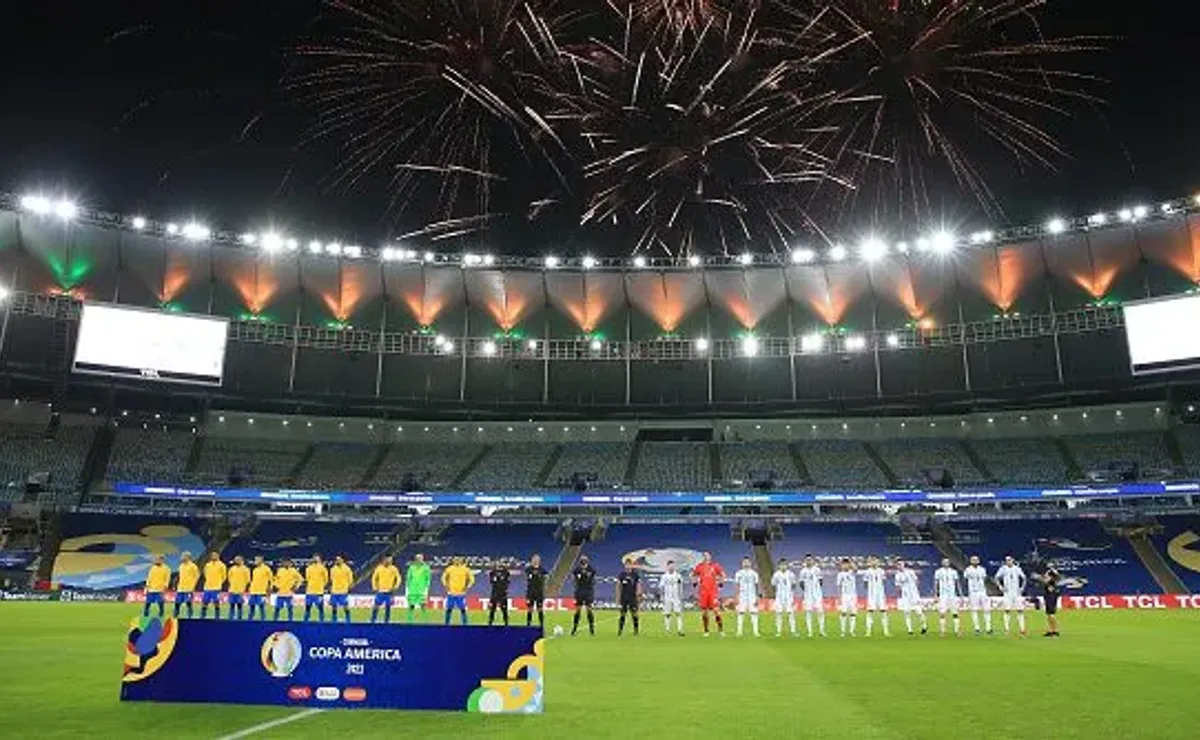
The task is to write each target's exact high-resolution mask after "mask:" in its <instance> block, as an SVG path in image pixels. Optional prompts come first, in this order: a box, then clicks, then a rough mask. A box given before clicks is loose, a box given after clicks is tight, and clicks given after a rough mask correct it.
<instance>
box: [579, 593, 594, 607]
mask: <svg viewBox="0 0 1200 740" xmlns="http://www.w3.org/2000/svg"><path fill="white" fill-rule="evenodd" d="M595 604H596V596H595V594H575V608H576V609H578V608H579V607H581V606H586V607H587V608H589V609H591V608H592V607H593V606H595Z"/></svg>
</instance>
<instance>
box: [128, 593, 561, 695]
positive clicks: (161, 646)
mask: <svg viewBox="0 0 1200 740" xmlns="http://www.w3.org/2000/svg"><path fill="white" fill-rule="evenodd" d="M544 644H545V643H544V642H543V639H542V631H541V630H540V629H533V628H529V627H438V626H424V625H371V624H309V623H296V622H232V621H218V620H193V619H173V618H165V619H160V618H158V617H137V618H135V619H134V620H132V621H131V622H130V625H129V635H128V639H127V640H126V645H125V661H124V671H123V675H122V677H121V700H122V701H159V702H201V703H214V704H274V705H283V706H295V707H321V708H345V709H351V708H363V709H437V710H452V711H453V710H458V711H468V712H484V713H490V714H533V713H540V712H541V711H542V708H543V674H544V662H543V661H544V657H545V654H544Z"/></svg>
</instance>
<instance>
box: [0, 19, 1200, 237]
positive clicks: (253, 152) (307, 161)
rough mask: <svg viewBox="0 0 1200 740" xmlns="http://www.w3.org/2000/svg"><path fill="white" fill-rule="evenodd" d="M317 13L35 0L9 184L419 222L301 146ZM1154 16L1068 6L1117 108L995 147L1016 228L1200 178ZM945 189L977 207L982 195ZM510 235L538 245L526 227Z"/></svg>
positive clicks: (350, 233) (85, 198)
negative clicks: (300, 51) (1038, 151)
mask: <svg viewBox="0 0 1200 740" xmlns="http://www.w3.org/2000/svg"><path fill="white" fill-rule="evenodd" d="M319 9H320V5H319V2H317V1H316V0H286V1H285V0H280V1H279V2H260V1H258V0H176V1H175V2H151V0H142V1H141V2H136V1H135V0H106V1H105V2H101V3H83V2H78V1H75V2H63V1H62V0H47V1H45V2H40V3H21V4H20V10H19V12H13V13H12V14H11V15H10V16H9V27H8V30H9V32H8V33H7V34H6V38H5V40H4V43H3V46H0V59H2V60H3V69H4V74H3V78H2V81H0V89H2V90H3V101H4V114H3V116H0V189H3V190H8V191H11V192H23V191H26V190H29V189H37V188H42V189H46V190H50V191H68V192H71V193H73V194H75V196H76V197H77V198H78V199H79V200H80V201H81V202H82V203H84V204H86V205H90V206H95V207H99V208H103V209H106V210H113V211H118V212H129V213H132V212H142V213H146V214H148V215H151V216H155V217H159V218H162V219H164V220H167V219H172V218H175V219H182V218H187V217H189V216H193V215H195V216H198V217H200V218H203V219H204V220H206V221H207V222H209V223H210V224H212V225H213V226H218V227H224V228H230V229H233V230H239V231H240V230H242V229H244V228H248V227H250V226H252V225H254V224H262V223H264V222H266V221H267V220H268V219H270V220H273V221H274V222H276V223H281V224H287V225H288V227H289V228H290V229H291V230H292V231H293V232H294V233H300V234H305V233H310V231H316V232H325V233H329V232H330V231H336V233H337V234H338V235H341V236H344V237H345V238H351V239H358V240H361V241H362V242H363V243H365V244H371V243H374V242H373V240H378V239H381V238H383V237H384V236H386V235H388V234H390V233H395V230H396V229H400V228H403V226H404V224H402V223H396V221H395V219H389V218H387V215H386V214H387V207H386V202H387V199H386V193H384V192H383V188H382V187H376V186H372V185H368V186H367V187H364V188H361V189H359V190H355V191H351V192H346V191H343V190H339V189H335V188H332V187H331V186H330V174H331V173H332V171H333V168H334V163H335V162H336V157H337V151H336V148H334V147H333V146H332V145H330V144H317V145H309V146H301V141H302V137H303V132H304V131H305V128H306V126H307V125H308V124H309V123H310V122H311V118H310V115H311V112H310V111H306V110H304V109H302V108H300V107H299V106H296V105H294V104H293V103H292V102H291V101H289V100H288V97H287V95H286V94H285V93H284V92H283V91H282V90H281V87H280V84H279V80H280V78H281V76H282V73H283V71H284V66H285V65H286V64H288V63H289V62H288V61H287V60H288V58H289V52H290V50H291V49H293V48H294V47H295V45H296V44H297V43H298V39H300V38H302V37H303V35H304V34H305V33H306V32H307V31H308V29H309V28H311V26H312V23H313V19H314V17H315V16H316V15H317V14H318V12H319ZM1143 9H1144V10H1145V11H1147V12H1144V13H1143V12H1140V11H1141V10H1143ZM1156 11H1161V8H1158V7H1157V4H1155V3H1146V4H1144V5H1136V4H1134V5H1131V4H1128V3H1094V2H1088V1H1087V0H1057V1H1056V2H1053V3H1052V9H1051V11H1050V14H1049V16H1048V17H1047V25H1048V26H1049V27H1050V30H1052V31H1057V32H1062V33H1093V34H1104V35H1111V36H1113V37H1114V40H1113V42H1112V49H1111V51H1110V52H1108V53H1107V54H1105V55H1103V56H1101V57H1097V58H1095V59H1093V60H1092V61H1091V62H1090V63H1089V64H1090V66H1088V65H1085V69H1087V70H1088V71H1092V72H1094V73H1096V74H1097V75H1099V76H1101V77H1103V78H1105V79H1106V80H1108V82H1107V84H1106V85H1105V90H1106V92H1105V96H1106V98H1107V104H1106V106H1104V107H1103V108H1101V109H1099V110H1097V111H1096V113H1095V114H1094V115H1091V116H1080V118H1079V119H1078V120H1077V121H1075V122H1073V124H1072V125H1071V126H1069V127H1068V128H1067V132H1068V133H1067V135H1066V136H1065V137H1064V143H1065V145H1066V147H1067V149H1068V150H1069V151H1070V153H1071V158H1070V159H1068V160H1067V161H1064V162H1062V164H1061V168H1060V171H1059V172H1051V171H1031V172H1027V173H1021V174H1018V173H1014V172H1013V171H1012V168H1010V167H1005V163H1004V162H1003V155H1002V154H999V153H998V154H997V158H998V161H997V162H995V163H990V164H989V167H988V169H989V171H990V170H991V169H993V167H994V169H995V171H996V172H997V173H998V174H997V177H996V178H995V179H994V180H993V185H994V187H995V191H996V193H997V195H998V198H999V201H1000V203H1001V204H1002V206H1003V207H1004V209H1005V211H1006V213H1007V215H1008V218H1009V223H1010V225H1011V224H1020V223H1026V222H1030V221H1041V220H1043V219H1045V218H1046V217H1048V216H1049V215H1052V214H1062V215H1085V214H1087V213H1090V212H1091V211H1093V210H1095V209H1096V208H1101V207H1103V208H1110V209H1111V208H1115V207H1119V206H1121V205H1125V204H1129V203H1134V202H1155V201H1157V200H1161V199H1165V198H1170V197H1178V196H1182V195H1186V194H1190V193H1192V192H1193V191H1195V190H1197V189H1200V176H1198V173H1200V136H1198V135H1197V128H1198V126H1197V122H1198V121H1200V96H1197V95H1196V90H1197V85H1196V82H1195V70H1194V68H1195V64H1194V57H1193V53H1194V52H1192V51H1191V49H1192V47H1193V44H1194V34H1193V33H1192V31H1191V29H1190V27H1189V24H1187V23H1185V22H1182V19H1181V18H1179V17H1178V16H1177V15H1174V14H1167V13H1162V12H1156ZM937 195H938V197H940V198H942V199H944V200H945V201H946V202H949V203H952V204H953V207H954V208H955V209H958V210H959V211H960V213H961V212H969V211H971V210H972V205H971V202H970V199H969V198H966V197H963V196H960V195H957V194H954V193H939V194H937ZM974 222H975V223H978V224H979V226H984V225H985V223H984V222H982V221H981V220H980V218H978V217H977V218H975V219H974ZM991 225H993V226H1001V225H1003V224H991ZM502 248H503V249H505V250H506V251H521V250H522V248H525V249H527V250H530V251H532V249H533V247H532V246H531V245H527V244H522V243H520V240H519V239H517V240H511V239H510V240H509V241H508V243H506V244H504V245H502Z"/></svg>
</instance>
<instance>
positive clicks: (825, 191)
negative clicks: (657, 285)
mask: <svg viewBox="0 0 1200 740" xmlns="http://www.w3.org/2000/svg"><path fill="white" fill-rule="evenodd" d="M1041 5H1042V3H1041V2H1039V0H975V1H969V0H837V1H836V2H834V1H833V0H737V1H736V2H735V1H734V0H728V1H727V2H726V1H723V0H588V1H587V2H583V1H582V0H331V2H330V4H329V7H330V11H331V12H330V14H329V18H330V19H331V22H330V24H329V25H330V27H329V28H328V29H323V30H322V31H320V32H319V33H317V34H316V35H317V38H318V39H319V40H318V41H314V42H313V43H310V44H307V45H305V46H304V47H303V48H302V49H301V50H300V58H301V62H302V63H301V65H300V70H301V71H300V72H299V73H298V74H297V75H296V76H295V77H294V78H292V79H291V80H290V83H291V87H292V89H293V90H295V91H296V92H297V93H298V94H299V97H300V98H301V99H302V100H304V101H306V102H308V103H310V104H311V105H312V106H313V107H314V108H315V110H316V111H317V124H316V126H315V128H314V137H336V138H337V139H338V140H339V141H340V142H341V143H342V144H343V145H344V146H345V157H344V160H343V164H342V166H341V168H340V169H339V171H338V181H339V182H340V183H343V184H347V185H351V184H354V183H356V182H357V181H358V180H359V179H360V178H363V177H364V176H366V175H368V174H372V173H377V172H381V171H382V172H384V173H386V175H387V179H388V186H389V190H390V193H391V195H392V198H393V203H394V206H395V209H396V210H397V211H398V212H399V213H402V214H404V215H405V217H406V218H409V219H410V220H411V219H413V218H419V219H420V223H421V224H422V225H421V226H420V228H418V229H416V230H415V232H414V234H410V235H422V236H424V237H427V238H432V239H447V238H453V237H459V236H463V235H465V234H470V233H474V232H477V231H480V230H483V229H486V228H488V227H489V226H491V225H493V224H494V223H496V222H497V221H498V220H501V219H505V218H518V217H519V218H521V219H536V218H539V217H541V216H543V215H544V214H545V213H547V212H549V211H551V210H554V211H555V212H557V213H559V214H562V213H567V214H568V215H569V216H570V218H571V220H572V221H573V222H575V223H577V224H580V225H581V226H582V227H584V228H588V229H591V228H597V227H602V228H605V229H613V228H615V229H616V232H615V233H616V235H617V237H618V238H619V239H623V241H621V242H620V243H621V247H620V251H624V252H628V251H629V250H633V251H646V250H650V251H655V252H662V253H666V254H673V255H685V254H687V253H689V252H691V251H694V250H701V251H722V250H723V251H726V252H730V251H733V250H735V249H737V250H740V249H742V248H743V247H745V246H747V245H750V246H754V247H756V248H760V249H761V248H764V247H767V246H768V245H774V246H776V247H783V246H786V245H788V244H789V243H791V242H793V241H795V238H796V237H795V234H796V232H797V231H800V230H805V231H811V230H816V231H820V230H821V228H822V224H821V223H820V218H816V217H814V216H813V214H814V213H821V214H824V215H828V214H831V213H832V214H837V213H840V212H842V211H844V209H845V206H846V204H847V203H848V202H849V198H855V199H858V200H857V202H859V203H861V202H864V199H865V201H866V202H867V203H868V204H870V205H871V206H872V208H873V209H874V210H875V212H876V214H877V215H893V216H895V215H901V216H903V215H922V214H923V211H924V210H925V209H926V208H927V202H928V199H929V191H930V189H931V184H936V185H937V186H938V187H939V188H940V187H942V186H943V185H946V186H948V187H952V188H956V189H962V190H964V191H966V192H968V193H970V194H971V195H972V197H974V198H975V199H977V200H978V201H979V202H980V203H982V204H984V206H985V207H987V208H995V206H996V203H995V199H994V197H993V196H992V193H991V190H990V188H989V187H988V174H987V169H986V167H985V166H984V165H983V164H981V161H982V160H979V159H976V157H978V156H981V154H980V153H982V152H986V151H988V148H990V149H991V150H993V151H995V150H997V149H999V150H1002V151H1004V152H1005V153H1006V154H1007V158H1008V159H1009V160H1011V161H1015V162H1017V163H1018V164H1019V165H1021V166H1027V165H1038V166H1046V165H1053V163H1054V162H1055V160H1056V159H1057V158H1058V157H1059V156H1061V155H1062V151H1061V149H1060V147H1059V145H1058V143H1057V141H1056V139H1055V137H1054V135H1053V133H1052V129H1053V124H1054V123H1055V119H1056V118H1061V117H1065V116H1066V115H1068V114H1069V113H1071V112H1072V111H1073V107H1074V104H1076V103H1080V102H1088V101H1090V100H1092V98H1091V96H1090V95H1089V92H1088V91H1089V89H1090V87H1091V83H1092V80H1091V79H1090V78H1089V77H1087V76H1086V75H1083V74H1079V73H1076V72H1074V71H1072V70H1071V69H1070V68H1068V67H1065V66H1063V64H1064V63H1065V62H1066V61H1069V60H1071V59H1072V58H1073V57H1074V56H1076V55H1078V54H1081V53H1083V52H1090V51H1095V50H1097V49H1098V48H1100V46H1101V45H1102V44H1101V40H1099V39H1095V38H1092V37H1087V36H1075V37H1065V38H1046V37H1044V36H1043V35H1042V34H1041V32H1040V30H1039V26H1038V24H1037V17H1036V15H1035V13H1036V12H1037V11H1038V9H1039V7H1040V6H1041ZM943 181H945V182H943Z"/></svg>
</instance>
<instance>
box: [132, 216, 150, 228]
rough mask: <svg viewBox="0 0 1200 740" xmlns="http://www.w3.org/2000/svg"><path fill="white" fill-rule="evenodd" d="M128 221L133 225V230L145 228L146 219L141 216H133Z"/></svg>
mask: <svg viewBox="0 0 1200 740" xmlns="http://www.w3.org/2000/svg"><path fill="white" fill-rule="evenodd" d="M129 223H130V225H132V226H133V228H134V230H135V231H141V230H142V229H144V228H146V219H145V218H143V217H142V216H134V217H133V219H132V220H131V221H130V222H129Z"/></svg>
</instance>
